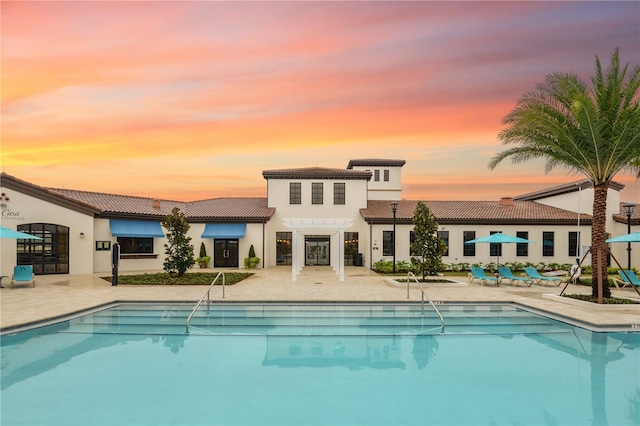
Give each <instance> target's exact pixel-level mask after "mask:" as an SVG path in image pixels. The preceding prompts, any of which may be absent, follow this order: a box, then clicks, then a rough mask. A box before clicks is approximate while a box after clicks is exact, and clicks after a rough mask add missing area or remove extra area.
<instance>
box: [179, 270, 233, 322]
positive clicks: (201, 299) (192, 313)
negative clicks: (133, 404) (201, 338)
mask: <svg viewBox="0 0 640 426" xmlns="http://www.w3.org/2000/svg"><path fill="white" fill-rule="evenodd" d="M221 275H222V298H223V299H224V287H225V276H224V272H218V275H216V277H215V278H214V279H213V282H211V285H209V287H208V288H207V291H206V292H205V293H204V294H203V295H202V297H201V298H200V300H199V301H198V303H196V306H195V308H193V310H192V311H191V313H190V314H189V317H188V318H187V334H189V323H190V322H191V318H192V317H193V315H194V314H195V313H196V311H197V310H198V308H199V307H200V305H201V304H202V302H203V301H204V299H205V297H206V298H207V312H209V305H210V304H211V297H210V293H211V287H213V286H214V285H215V283H216V281H218V278H220V276H221Z"/></svg>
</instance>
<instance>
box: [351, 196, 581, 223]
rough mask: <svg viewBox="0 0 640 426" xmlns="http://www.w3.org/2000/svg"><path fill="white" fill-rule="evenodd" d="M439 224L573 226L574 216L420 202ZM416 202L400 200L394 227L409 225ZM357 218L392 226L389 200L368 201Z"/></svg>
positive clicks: (531, 208) (521, 205) (550, 210)
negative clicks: (427, 208)
mask: <svg viewBox="0 0 640 426" xmlns="http://www.w3.org/2000/svg"><path fill="white" fill-rule="evenodd" d="M423 203H424V204H425V205H426V206H427V207H429V210H430V211H431V213H433V214H434V215H435V216H436V218H437V219H438V223H439V224H447V223H448V224H466V223H468V224H476V225H477V224H494V223H495V224H529V225H531V224H575V223H577V221H578V214H577V213H574V212H571V211H569V210H563V209H559V208H557V207H552V206H547V205H544V204H540V203H536V202H533V201H514V202H513V205H504V204H502V203H500V202H499V201H423ZM417 205H418V201H412V200H401V201H399V202H398V209H397V211H396V223H400V224H409V223H412V220H413V212H414V211H415V209H416V206H417ZM360 215H361V216H362V218H363V219H364V220H365V221H366V222H368V223H392V222H393V212H392V211H391V200H369V202H368V204H367V208H366V209H361V210H360ZM580 223H581V224H583V225H590V224H591V216H590V215H587V214H580Z"/></svg>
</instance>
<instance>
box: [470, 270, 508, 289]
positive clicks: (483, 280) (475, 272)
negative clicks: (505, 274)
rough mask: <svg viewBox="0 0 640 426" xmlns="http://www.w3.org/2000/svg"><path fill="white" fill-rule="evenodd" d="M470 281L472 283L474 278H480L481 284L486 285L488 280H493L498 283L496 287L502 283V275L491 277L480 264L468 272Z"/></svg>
mask: <svg viewBox="0 0 640 426" xmlns="http://www.w3.org/2000/svg"><path fill="white" fill-rule="evenodd" d="M468 276H469V282H470V283H472V282H473V280H480V284H482V285H485V284H486V283H487V282H492V283H495V284H496V287H497V286H499V285H500V277H498V278H496V277H490V276H488V275H487V274H486V273H485V272H484V269H482V268H481V267H479V266H472V267H471V272H469V274H468Z"/></svg>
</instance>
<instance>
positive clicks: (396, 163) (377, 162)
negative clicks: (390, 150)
mask: <svg viewBox="0 0 640 426" xmlns="http://www.w3.org/2000/svg"><path fill="white" fill-rule="evenodd" d="M405 163H406V161H404V160H390V159H386V160H385V159H382V158H367V159H359V160H349V164H348V165H347V169H353V168H354V167H368V166H371V167H402V166H404V165H405Z"/></svg>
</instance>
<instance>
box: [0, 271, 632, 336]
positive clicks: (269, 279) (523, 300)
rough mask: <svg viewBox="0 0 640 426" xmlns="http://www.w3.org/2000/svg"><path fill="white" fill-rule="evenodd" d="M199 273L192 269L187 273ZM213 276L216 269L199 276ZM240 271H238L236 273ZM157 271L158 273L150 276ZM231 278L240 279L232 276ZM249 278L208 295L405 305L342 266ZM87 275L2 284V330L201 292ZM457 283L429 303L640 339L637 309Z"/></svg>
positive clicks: (366, 275)
mask: <svg viewBox="0 0 640 426" xmlns="http://www.w3.org/2000/svg"><path fill="white" fill-rule="evenodd" d="M193 271H198V270H193ZM204 271H208V272H217V271H219V270H215V271H214V270H204ZM241 271H242V270H241ZM156 272H157V271H156ZM229 272H238V270H237V269H235V270H229ZM251 272H255V275H253V276H252V277H250V278H248V279H246V280H244V281H242V282H240V283H238V284H235V285H232V286H226V288H225V298H224V299H223V298H222V286H215V287H214V288H213V289H212V292H211V298H212V300H214V301H226V302H237V301H243V302H249V301H251V302H254V301H255V302H263V301H269V302H273V301H296V302H319V301H323V302H360V301H362V302H406V301H407V287H406V286H405V285H394V284H393V282H391V280H389V279H388V277H385V276H382V275H378V274H376V273H374V272H372V271H370V270H369V269H366V268H363V267H346V268H345V281H344V282H340V281H339V280H338V277H337V275H336V274H335V272H334V271H333V270H332V269H331V268H329V267H313V266H307V267H305V268H303V270H302V273H301V274H300V275H299V276H298V280H297V281H296V282H292V281H291V268H290V267H285V266H276V267H270V268H266V269H256V270H253V271H251ZM108 275H110V274H108V273H103V274H87V275H43V276H37V277H36V283H37V284H36V287H35V288H33V287H30V286H20V287H15V288H13V289H12V288H10V287H9V284H10V283H9V282H7V280H5V282H4V283H3V284H4V287H5V288H3V289H2V290H0V308H1V309H0V311H1V315H0V329H1V330H4V331H6V330H7V329H13V328H15V327H18V326H21V325H26V324H30V323H34V322H40V321H44V320H48V319H53V318H57V317H60V316H64V315H67V314H70V313H74V312H77V311H82V310H86V309H90V308H93V307H96V306H100V305H104V304H109V303H113V302H124V301H133V302H137V301H153V302H156V301H157V302H165V301H193V302H194V303H195V302H196V301H197V300H199V299H200V297H202V295H203V294H204V292H205V290H206V286H128V285H118V286H112V285H111V283H110V282H109V281H106V280H104V279H102V278H101V277H102V276H108ZM459 280H460V281H459V283H457V284H427V285H425V286H424V288H425V290H426V292H427V293H428V295H429V297H430V298H431V299H432V300H434V301H443V302H449V301H451V302H453V301H455V302H514V303H518V304H521V305H525V306H528V307H531V308H534V309H537V310H542V311H545V312H549V313H552V314H554V315H559V316H562V317H565V318H568V319H572V320H575V321H578V322H582V323H587V324H592V325H594V326H597V327H615V326H621V327H622V328H624V329H631V330H633V331H636V329H637V331H639V332H640V306H638V305H595V306H594V304H591V303H586V302H574V303H571V302H573V301H568V303H565V302H560V301H558V300H553V296H549V295H558V294H560V291H561V290H562V288H563V286H564V284H563V285H561V286H560V287H555V286H553V285H551V286H541V285H537V284H533V285H532V286H531V287H526V286H523V285H520V286H518V287H513V286H512V285H511V284H506V283H503V284H501V285H500V287H496V286H493V285H487V286H481V285H480V284H478V283H476V282H474V283H471V284H470V283H469V282H468V281H467V280H466V278H463V277H460V278H459ZM409 291H410V299H409V300H410V301H414V302H415V301H420V298H421V297H420V296H421V294H420V290H419V288H418V287H417V286H412V288H411V289H410V290H409ZM590 291H591V289H590V287H586V286H574V285H569V287H568V288H567V291H566V293H569V294H572V293H584V294H586V293H590ZM611 292H612V294H613V295H614V296H618V297H626V298H633V299H636V300H640V296H638V294H637V293H636V292H635V291H634V290H633V289H629V288H625V289H622V290H617V289H616V288H615V287H614V288H612V289H611Z"/></svg>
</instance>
